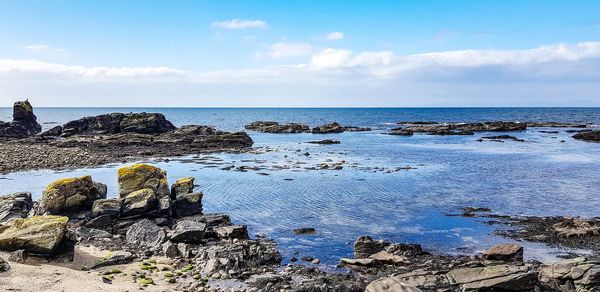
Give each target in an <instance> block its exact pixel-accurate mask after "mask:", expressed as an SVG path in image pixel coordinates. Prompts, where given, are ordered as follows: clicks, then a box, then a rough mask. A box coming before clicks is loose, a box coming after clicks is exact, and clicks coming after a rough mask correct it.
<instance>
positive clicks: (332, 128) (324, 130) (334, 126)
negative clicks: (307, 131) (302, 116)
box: [312, 122, 345, 134]
mask: <svg viewBox="0 0 600 292" xmlns="http://www.w3.org/2000/svg"><path fill="white" fill-rule="evenodd" d="M344 131H345V129H344V127H342V125H340V124H338V123H335V122H334V123H330V124H326V125H322V126H318V127H314V128H312V133H313V134H328V133H342V132H344Z"/></svg>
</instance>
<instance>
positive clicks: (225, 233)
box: [214, 225, 249, 239]
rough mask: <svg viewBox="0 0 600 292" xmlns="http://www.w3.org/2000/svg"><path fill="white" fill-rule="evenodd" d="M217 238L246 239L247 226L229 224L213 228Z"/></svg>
mask: <svg viewBox="0 0 600 292" xmlns="http://www.w3.org/2000/svg"><path fill="white" fill-rule="evenodd" d="M214 231H215V232H216V233H217V236H219V238H223V239H233V238H237V239H248V238H249V236H248V227H246V225H230V226H221V227H216V228H214Z"/></svg>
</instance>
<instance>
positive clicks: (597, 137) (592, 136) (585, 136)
mask: <svg viewBox="0 0 600 292" xmlns="http://www.w3.org/2000/svg"><path fill="white" fill-rule="evenodd" d="M573 138H574V139H577V140H583V141H588V142H600V131H581V132H579V133H577V134H575V135H573Z"/></svg>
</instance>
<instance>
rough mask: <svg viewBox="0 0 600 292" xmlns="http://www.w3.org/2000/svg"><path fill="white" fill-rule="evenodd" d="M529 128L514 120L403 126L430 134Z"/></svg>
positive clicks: (461, 133) (506, 130)
mask: <svg viewBox="0 0 600 292" xmlns="http://www.w3.org/2000/svg"><path fill="white" fill-rule="evenodd" d="M526 128H527V124H525V123H514V122H485V123H454V124H433V125H431V124H428V125H416V126H409V127H405V128H403V130H404V131H411V132H415V133H416V132H421V133H429V134H430V135H473V132H480V131H492V132H509V131H523V130H525V129H526Z"/></svg>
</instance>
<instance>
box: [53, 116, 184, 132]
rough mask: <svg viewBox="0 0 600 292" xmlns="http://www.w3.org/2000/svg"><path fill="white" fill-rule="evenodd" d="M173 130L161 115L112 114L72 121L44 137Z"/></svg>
mask: <svg viewBox="0 0 600 292" xmlns="http://www.w3.org/2000/svg"><path fill="white" fill-rule="evenodd" d="M173 130H175V126H173V124H172V123H171V122H169V121H168V120H167V119H166V118H165V116H164V115H162V114H159V113H128V114H123V113H111V114H104V115H98V116H93V117H84V118H81V119H78V120H74V121H70V122H68V123H66V124H64V125H62V126H56V127H54V128H52V129H50V130H48V131H46V132H44V133H43V134H42V135H44V136H62V137H69V136H73V135H82V134H88V135H99V134H118V133H138V134H160V133H166V132H170V131H173Z"/></svg>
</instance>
